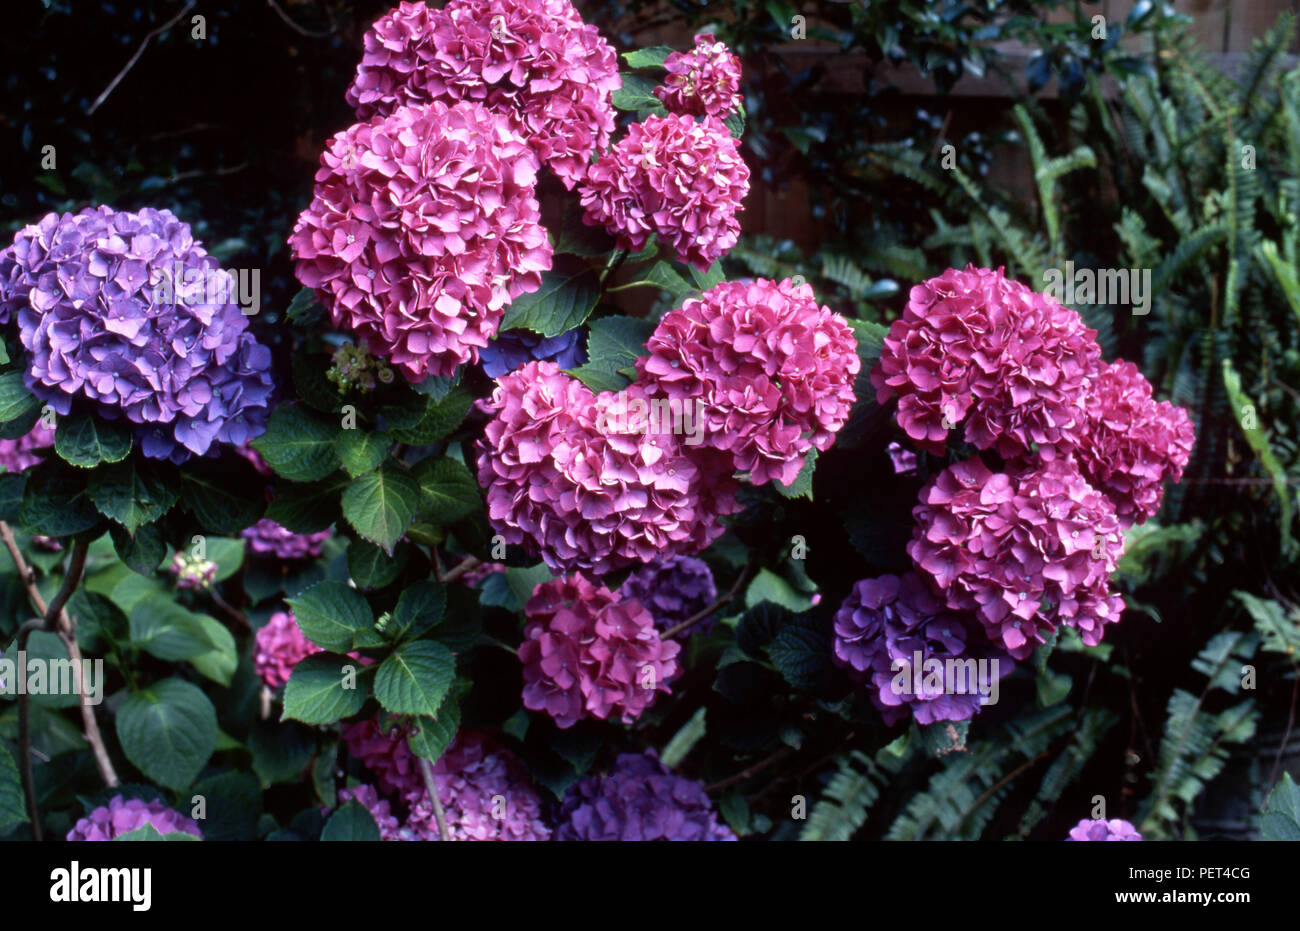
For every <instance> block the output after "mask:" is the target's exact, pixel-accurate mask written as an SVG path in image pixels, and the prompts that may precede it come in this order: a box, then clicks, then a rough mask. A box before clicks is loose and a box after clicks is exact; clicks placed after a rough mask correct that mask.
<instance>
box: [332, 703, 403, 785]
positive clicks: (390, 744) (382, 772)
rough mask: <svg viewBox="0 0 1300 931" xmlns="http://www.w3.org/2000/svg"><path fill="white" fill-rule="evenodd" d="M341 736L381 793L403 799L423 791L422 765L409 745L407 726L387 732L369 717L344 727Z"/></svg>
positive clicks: (349, 751) (390, 729) (396, 725)
mask: <svg viewBox="0 0 1300 931" xmlns="http://www.w3.org/2000/svg"><path fill="white" fill-rule="evenodd" d="M340 736H341V737H342V738H343V742H344V744H346V745H347V748H348V753H349V754H351V755H352V756H354V757H356V758H357V759H358V760H360V761H361V763H362V765H364V766H365V767H366V769H368V770H370V772H371V773H372V774H373V775H374V777H375V786H376V788H378V789H379V791H380V792H381V793H383V794H384V795H390V796H394V797H399V798H400V797H404V796H405V795H407V794H408V793H410V792H417V791H420V790H421V786H422V785H423V782H422V780H421V777H420V769H419V763H418V762H417V758H416V756H415V754H414V753H412V752H411V748H410V746H409V745H408V744H407V741H406V730H405V726H404V725H399V724H398V723H390V725H389V727H388V729H387V730H384V729H383V728H382V727H380V723H379V719H378V718H377V717H375V718H366V719H365V720H362V721H354V722H352V723H350V724H344V725H343V727H342V729H341V732H340Z"/></svg>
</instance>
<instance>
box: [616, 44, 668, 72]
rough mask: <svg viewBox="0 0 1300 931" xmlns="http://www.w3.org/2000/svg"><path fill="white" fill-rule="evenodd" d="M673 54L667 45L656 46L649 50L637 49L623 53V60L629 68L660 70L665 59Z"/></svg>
mask: <svg viewBox="0 0 1300 931" xmlns="http://www.w3.org/2000/svg"><path fill="white" fill-rule="evenodd" d="M672 53H673V49H672V47H671V46H668V45H656V46H653V47H651V48H638V49H633V50H632V51H630V52H624V53H623V60H624V61H625V62H627V66H628V67H629V68H662V67H663V66H664V61H665V59H667V58H668V56H669V55H671V54H672Z"/></svg>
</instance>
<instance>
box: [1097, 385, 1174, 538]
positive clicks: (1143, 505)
mask: <svg viewBox="0 0 1300 931" xmlns="http://www.w3.org/2000/svg"><path fill="white" fill-rule="evenodd" d="M1195 442H1196V432H1195V430H1194V429H1193V428H1192V421H1191V418H1190V417H1189V416H1188V415H1187V411H1186V410H1184V409H1183V408H1181V407H1177V406H1175V405H1173V404H1171V403H1170V402H1168V401H1160V402H1157V401H1156V400H1155V399H1154V398H1153V397H1152V391H1151V383H1150V382H1148V381H1147V380H1146V378H1145V377H1144V376H1143V375H1142V373H1141V372H1139V371H1138V369H1137V366H1136V365H1134V364H1133V363H1132V362H1124V361H1119V362H1114V363H1111V364H1110V365H1102V366H1100V367H1099V369H1098V371H1097V373H1096V375H1095V377H1094V378H1093V381H1092V389H1091V391H1090V392H1089V395H1088V405H1087V420H1086V422H1085V426H1084V430H1083V437H1082V439H1081V441H1080V442H1079V445H1078V448H1077V450H1075V456H1076V458H1077V459H1078V462H1079V466H1080V468H1082V470H1083V473H1084V475H1086V476H1087V477H1088V480H1089V481H1090V482H1091V483H1092V484H1093V485H1095V486H1096V487H1097V488H1098V489H1099V490H1100V491H1101V492H1102V493H1104V494H1105V495H1106V497H1108V498H1110V500H1111V501H1113V502H1114V503H1115V510H1116V511H1117V512H1118V514H1119V517H1120V521H1121V522H1122V523H1123V524H1124V526H1125V527H1126V528H1127V527H1129V526H1132V525H1133V524H1134V523H1139V524H1140V523H1142V522H1143V521H1145V520H1147V519H1148V518H1150V517H1153V516H1155V513H1156V512H1157V511H1159V510H1160V502H1161V499H1162V498H1163V497H1164V482H1165V481H1167V480H1169V479H1172V480H1173V481H1175V482H1178V481H1180V480H1181V479H1182V477H1183V470H1184V469H1185V468H1186V467H1187V462H1188V460H1189V459H1190V458H1191V455H1192V446H1193V444H1194V443H1195Z"/></svg>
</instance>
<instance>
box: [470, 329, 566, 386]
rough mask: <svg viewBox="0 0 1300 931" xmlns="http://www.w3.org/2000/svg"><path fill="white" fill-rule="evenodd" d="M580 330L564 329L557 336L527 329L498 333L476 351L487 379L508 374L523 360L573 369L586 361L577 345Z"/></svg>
mask: <svg viewBox="0 0 1300 931" xmlns="http://www.w3.org/2000/svg"><path fill="white" fill-rule="evenodd" d="M581 335H582V334H581V331H580V330H577V329H573V330H568V331H567V332H564V333H561V334H560V335H559V336H541V335H540V334H537V333H533V332H530V331H529V330H506V331H505V332H503V333H498V334H497V338H496V339H494V340H492V342H490V343H488V344H487V345H486V346H484V347H483V348H482V349H480V350H479V353H478V357H479V361H480V362H481V363H482V364H483V372H484V374H486V375H487V376H488V377H489V378H500V377H501V376H502V375H508V374H510V373H511V372H513V371H514V370H515V369H517V368H519V366H521V365H523V364H524V363H526V362H533V361H537V362H548V361H549V362H554V363H555V364H556V365H558V366H559V367H560V368H562V369H572V368H577V367H578V366H579V365H581V364H582V363H583V362H585V361H586V354H585V353H584V352H583V351H582V347H581V346H580V345H579V337H580V336H581Z"/></svg>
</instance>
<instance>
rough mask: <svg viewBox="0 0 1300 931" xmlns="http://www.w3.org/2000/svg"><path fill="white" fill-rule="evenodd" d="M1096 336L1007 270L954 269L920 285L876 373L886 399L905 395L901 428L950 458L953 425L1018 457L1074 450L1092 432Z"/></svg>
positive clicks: (879, 393)
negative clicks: (1087, 420) (1088, 424)
mask: <svg viewBox="0 0 1300 931" xmlns="http://www.w3.org/2000/svg"><path fill="white" fill-rule="evenodd" d="M1096 335H1097V334H1096V331H1095V330H1090V329H1088V328H1087V327H1086V326H1084V323H1083V320H1082V318H1081V317H1080V316H1079V315H1078V313H1076V312H1075V311H1073V310H1070V309H1069V308H1067V307H1063V306H1061V304H1060V303H1058V302H1057V301H1056V300H1055V299H1054V298H1052V297H1050V296H1048V295H1045V294H1039V293H1036V292H1034V291H1031V290H1029V288H1027V287H1025V286H1024V285H1022V284H1021V283H1020V282H1018V281H1014V280H1011V279H1008V278H1007V277H1006V276H1005V275H1004V274H1003V272H1002V269H998V270H997V271H990V270H989V269H986V268H976V267H975V266H973V265H971V266H967V268H966V270H965V271H958V270H957V269H953V268H950V269H948V270H947V271H946V272H944V273H943V274H942V275H940V276H939V277H938V278H933V279H931V280H929V281H927V282H925V283H924V284H919V285H917V286H916V287H914V288H912V291H911V294H910V296H909V300H908V303H907V308H906V309H905V310H904V312H903V316H902V317H901V318H900V319H898V320H895V321H894V323H893V325H892V326H891V327H890V328H889V335H888V336H887V337H886V338H885V343H884V349H883V350H882V352H881V354H880V363H879V364H878V365H877V366H876V367H875V369H873V370H872V372H871V383H872V384H873V385H874V386H875V388H876V400H877V401H879V402H880V403H881V404H884V403H885V402H887V401H888V400H889V399H890V398H892V397H894V395H898V396H899V402H898V425H899V426H900V427H902V428H903V430H904V432H906V433H907V435H908V436H909V437H911V438H912V440H913V442H915V443H916V444H917V445H918V446H920V447H921V448H923V449H927V450H929V451H931V452H935V453H942V452H943V451H944V447H945V444H946V442H947V438H948V432H949V429H951V428H955V427H956V426H959V425H961V424H962V423H963V421H964V422H965V429H964V433H963V436H964V437H965V440H966V442H968V443H973V444H974V445H975V446H977V447H978V448H980V449H990V448H992V449H996V450H997V451H998V452H999V453H1000V454H1001V455H1003V456H1008V457H1009V456H1017V455H1023V454H1026V453H1028V452H1030V451H1031V450H1032V449H1033V448H1034V445H1035V444H1037V445H1038V446H1043V445H1051V446H1059V445H1064V446H1071V445H1073V444H1074V442H1075V441H1076V440H1077V437H1078V434H1079V432H1080V430H1081V429H1082V428H1083V420H1084V399H1085V396H1086V392H1087V389H1088V375H1089V373H1090V372H1091V371H1092V369H1093V367H1094V366H1095V365H1096V364H1097V362H1098V360H1099V359H1100V358H1101V350H1100V348H1099V347H1098V346H1097V342H1096Z"/></svg>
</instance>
